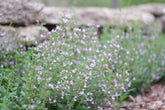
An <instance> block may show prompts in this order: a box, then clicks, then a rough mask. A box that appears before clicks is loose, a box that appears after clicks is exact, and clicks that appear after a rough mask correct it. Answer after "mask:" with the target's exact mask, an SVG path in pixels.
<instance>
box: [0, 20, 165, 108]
mask: <svg viewBox="0 0 165 110" xmlns="http://www.w3.org/2000/svg"><path fill="white" fill-rule="evenodd" d="M134 24H136V25H134V26H132V27H128V28H127V29H126V31H123V29H125V28H124V27H123V26H118V27H116V28H112V29H109V27H108V26H106V25H105V26H104V28H103V34H102V35H101V36H100V39H99V38H98V36H97V28H98V27H99V26H98V25H91V24H89V25H88V26H87V27H85V26H84V27H82V28H81V29H80V28H79V26H78V25H76V23H75V21H72V20H71V19H70V18H68V19H66V18H63V21H62V22H61V24H60V25H59V26H57V27H56V29H55V30H52V31H51V33H50V35H49V39H48V40H47V41H44V42H42V43H40V44H36V47H29V48H28V49H27V50H28V51H25V49H24V48H25V47H22V46H20V48H19V49H18V50H17V52H16V54H9V55H5V54H0V59H1V62H0V76H1V77H0V108H2V109H6V110H7V109H13V110H15V109H39V110H40V109H48V110H51V109H54V110H66V109H72V110H88V109H101V108H103V107H104V106H113V104H114V103H115V102H118V103H122V101H123V100H124V99H126V98H127V97H128V96H129V93H130V92H131V91H138V90H140V88H143V87H147V86H149V85H150V84H151V83H153V82H156V81H158V80H159V79H161V78H162V76H164V73H165V68H164V65H165V51H164V48H165V44H164V41H165V37H164V35H162V36H159V37H158V36H156V33H155V32H154V27H153V29H151V28H150V30H149V29H148V28H147V27H146V26H144V27H142V26H141V25H140V23H134ZM151 30H152V31H151ZM4 51H5V50H4V49H1V51H0V52H1V53H4ZM163 78H164V77H163Z"/></svg>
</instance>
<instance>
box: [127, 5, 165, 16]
mask: <svg viewBox="0 0 165 110" xmlns="http://www.w3.org/2000/svg"><path fill="white" fill-rule="evenodd" d="M125 9H129V10H134V12H136V11H137V10H138V11H142V12H148V13H151V14H153V15H155V16H162V15H165V4H161V3H150V4H144V5H139V6H132V7H128V8H125Z"/></svg>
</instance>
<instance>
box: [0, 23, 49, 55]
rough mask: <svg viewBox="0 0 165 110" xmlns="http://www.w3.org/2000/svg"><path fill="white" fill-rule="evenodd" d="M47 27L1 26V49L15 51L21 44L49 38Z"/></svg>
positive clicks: (31, 43)
mask: <svg viewBox="0 0 165 110" xmlns="http://www.w3.org/2000/svg"><path fill="white" fill-rule="evenodd" d="M47 37H48V32H47V29H46V28H44V27H41V26H33V25H32V26H28V27H19V28H13V27H9V26H0V50H2V49H3V50H5V51H4V52H5V53H14V52H15V51H16V49H17V48H19V47H20V46H21V47H23V46H25V45H26V46H28V45H33V44H34V43H35V42H37V43H39V42H41V41H42V40H45V39H47Z"/></svg>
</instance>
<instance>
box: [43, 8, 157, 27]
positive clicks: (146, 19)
mask: <svg viewBox="0 0 165 110" xmlns="http://www.w3.org/2000/svg"><path fill="white" fill-rule="evenodd" d="M41 13H42V14H43V15H44V16H45V21H44V22H45V23H47V24H59V23H60V20H61V18H62V17H63V16H70V17H71V16H76V18H77V22H78V24H80V25H81V24H85V25H87V24H101V25H104V24H105V23H108V25H110V26H111V25H119V24H121V25H126V26H128V25H130V21H139V22H141V23H142V24H149V25H150V24H152V23H153V22H154V20H155V18H154V16H153V15H152V14H150V13H147V12H141V11H132V10H127V9H124V10H115V9H109V8H95V7H89V8H72V9H70V8H66V7H65V8H63V7H45V8H44V9H43V10H42V12H41Z"/></svg>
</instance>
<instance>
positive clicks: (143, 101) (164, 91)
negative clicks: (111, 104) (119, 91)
mask: <svg viewBox="0 0 165 110" xmlns="http://www.w3.org/2000/svg"><path fill="white" fill-rule="evenodd" d="M143 91H144V92H145V95H137V96H136V97H134V99H135V100H134V102H133V101H131V100H129V101H127V102H125V103H124V105H123V106H122V107H121V110H165V83H157V84H154V85H152V86H151V87H150V88H148V89H144V90H143Z"/></svg>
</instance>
